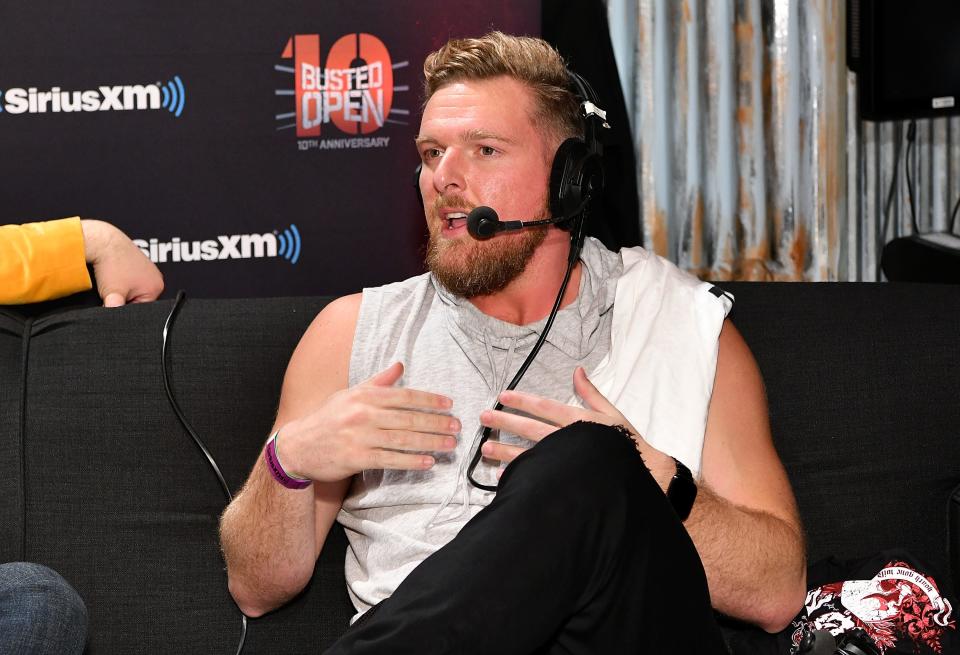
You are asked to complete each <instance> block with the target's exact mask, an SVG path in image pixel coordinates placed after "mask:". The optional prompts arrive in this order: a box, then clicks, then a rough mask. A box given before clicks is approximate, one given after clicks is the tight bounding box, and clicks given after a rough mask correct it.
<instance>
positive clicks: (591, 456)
mask: <svg viewBox="0 0 960 655" xmlns="http://www.w3.org/2000/svg"><path fill="white" fill-rule="evenodd" d="M506 485H512V486H518V487H524V488H526V489H530V490H533V489H536V490H539V492H543V491H547V490H549V491H550V492H551V493H554V494H565V493H568V492H569V493H575V494H577V495H578V496H582V495H586V496H588V498H586V499H587V500H589V502H602V501H603V500H604V499H609V498H610V496H611V495H618V494H621V493H623V492H624V491H627V490H630V492H631V493H638V492H639V493H643V492H653V491H656V490H659V487H657V486H656V482H654V481H653V478H652V477H651V476H650V473H649V471H648V470H647V468H646V466H645V465H644V463H643V459H642V458H641V457H640V451H639V449H638V448H637V444H636V442H635V441H634V440H633V438H632V437H631V436H630V433H629V432H627V431H626V430H625V429H624V428H622V427H619V426H608V425H602V424H599V423H589V422H583V421H581V422H577V423H573V424H571V425H568V426H566V427H565V428H562V429H560V430H557V431H556V432H554V433H553V434H551V435H550V436H548V437H547V438H545V439H544V440H543V441H541V442H540V443H538V444H537V445H536V446H535V447H534V448H531V449H530V450H529V451H527V452H526V453H524V454H522V455H521V456H520V457H518V458H517V459H516V460H515V461H514V462H513V463H511V464H510V465H509V466H508V467H507V469H506V471H505V472H504V475H503V478H502V479H501V482H500V488H501V490H503V489H504V488H505V486H506Z"/></svg>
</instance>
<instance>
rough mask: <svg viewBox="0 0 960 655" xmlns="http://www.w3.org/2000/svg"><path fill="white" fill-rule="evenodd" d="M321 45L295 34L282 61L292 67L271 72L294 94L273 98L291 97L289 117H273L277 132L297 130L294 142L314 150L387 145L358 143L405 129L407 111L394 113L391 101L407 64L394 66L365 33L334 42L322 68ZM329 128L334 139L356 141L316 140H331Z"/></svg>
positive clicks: (281, 92) (383, 140)
mask: <svg viewBox="0 0 960 655" xmlns="http://www.w3.org/2000/svg"><path fill="white" fill-rule="evenodd" d="M323 45H324V44H322V43H321V40H320V36H319V35H317V34H297V35H295V36H293V37H291V38H290V39H289V40H288V41H287V44H286V46H285V47H284V49H283V53H282V55H281V57H282V58H283V59H292V60H293V66H289V65H281V64H278V65H275V66H274V69H275V70H277V71H279V72H282V73H286V74H292V75H293V88H290V87H286V88H280V89H276V91H275V93H276V95H277V96H281V97H291V99H292V100H293V107H291V109H292V110H293V111H286V112H282V113H279V114H277V115H276V116H275V118H276V120H277V122H278V123H280V124H279V125H278V126H277V129H278V130H285V129H291V128H296V134H297V137H298V138H300V139H306V140H308V143H315V144H316V145H314V146H313V147H315V148H319V149H326V148H369V147H384V146H386V145H388V144H389V137H367V138H363V137H364V136H365V135H372V134H373V133H375V132H377V131H379V130H380V129H382V128H383V127H384V126H385V125H386V124H388V123H397V124H401V125H406V124H407V122H408V120H407V119H408V117H409V115H410V112H409V110H407V109H402V108H399V107H395V106H394V100H395V95H396V94H397V93H402V92H405V91H409V86H407V85H403V84H399V85H398V84H396V83H395V81H394V74H395V72H396V71H397V70H398V69H402V68H405V67H406V66H407V65H408V64H409V62H406V61H402V62H396V63H395V62H393V60H392V59H391V57H390V52H389V50H388V49H387V46H386V45H385V44H384V43H383V41H381V40H380V39H379V38H377V37H376V36H374V35H372V34H367V33H364V32H358V33H355V34H346V35H344V36H342V37H340V38H339V39H337V40H336V41H335V42H334V43H333V44H332V45H331V46H330V48H329V50H328V51H327V53H326V58H324V59H323V60H322V62H321V52H322V50H323V48H322V46H323ZM291 119H292V120H291ZM329 127H334V128H336V131H335V132H333V135H334V136H341V135H351V136H353V137H355V138H352V139H347V138H340V139H329V138H327V139H325V140H324V141H320V140H319V139H317V137H320V136H321V135H323V136H324V137H330V136H331V133H330V131H329V129H328V128H329Z"/></svg>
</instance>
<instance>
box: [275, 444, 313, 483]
mask: <svg viewBox="0 0 960 655" xmlns="http://www.w3.org/2000/svg"><path fill="white" fill-rule="evenodd" d="M279 434H280V432H279V431H278V432H275V433H274V435H273V436H272V437H270V441H268V442H267V446H266V448H264V449H263V458H264V459H265V460H267V468H268V469H270V475H272V476H273V479H274V480H276V481H277V482H279V483H280V484H282V485H283V486H284V487H286V488H287V489H306V488H307V487H309V486H310V485H311V484H312V483H313V481H312V480H301V479H299V478H294V477H292V476H290V475H287V472H286V471H284V470H283V467H282V466H280V458H278V457H277V436H278V435H279Z"/></svg>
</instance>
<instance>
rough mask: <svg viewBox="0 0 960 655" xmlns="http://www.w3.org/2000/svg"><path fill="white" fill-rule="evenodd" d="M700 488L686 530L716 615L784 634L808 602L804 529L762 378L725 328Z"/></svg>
mask: <svg viewBox="0 0 960 655" xmlns="http://www.w3.org/2000/svg"><path fill="white" fill-rule="evenodd" d="M701 480H702V484H701V486H700V491H699V493H698V495H697V501H696V503H695V504H694V508H693V511H692V513H691V515H690V517H689V518H688V519H687V521H686V524H685V525H686V527H687V530H688V532H689V533H690V536H691V538H692V539H693V541H694V543H695V544H696V546H697V550H698V551H699V553H700V558H701V559H702V560H703V565H704V569H705V570H706V573H707V582H708V584H709V586H710V596H711V599H712V602H713V605H714V607H715V608H717V609H718V610H719V611H721V612H723V613H725V614H728V615H730V616H733V617H736V618H740V619H745V620H747V621H750V622H752V623H756V624H757V625H759V626H760V627H762V628H764V629H765V630H768V631H771V632H775V631H778V630H781V629H783V628H784V627H785V626H786V625H787V624H788V623H789V622H790V620H791V619H792V618H793V617H794V616H795V615H796V613H797V612H799V611H800V609H801V607H802V605H803V599H804V596H805V594H806V556H805V549H804V538H803V528H802V526H801V523H800V518H799V515H798V513H797V506H796V501H795V500H794V497H793V492H792V490H791V489H790V483H789V481H788V480H787V476H786V472H785V471H784V468H783V465H782V464H781V462H780V458H779V456H778V455H777V452H776V450H775V449H774V447H773V440H772V438H771V435H770V424H769V419H768V417H767V402H766V396H765V393H764V390H763V381H762V379H761V377H760V371H759V369H758V367H757V364H756V361H755V360H754V358H753V355H752V354H751V353H750V349H749V348H748V347H747V344H746V343H745V342H744V340H743V338H742V337H741V336H740V333H739V332H738V331H737V329H736V328H735V327H734V326H733V324H732V323H730V322H729V321H727V322H725V323H724V327H723V330H722V331H721V333H720V355H719V359H718V362H717V375H716V381H715V382H714V390H713V397H712V399H711V402H710V412H709V415H708V418H707V430H706V438H705V441H704V450H703V466H702V471H701Z"/></svg>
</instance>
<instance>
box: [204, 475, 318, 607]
mask: <svg viewBox="0 0 960 655" xmlns="http://www.w3.org/2000/svg"><path fill="white" fill-rule="evenodd" d="M315 523H316V513H315V508H314V492H313V488H312V487H310V488H307V489H303V490H290V489H284V488H283V487H281V486H280V485H279V484H277V483H276V481H274V480H273V479H272V478H271V477H270V474H269V472H268V471H267V470H266V467H265V466H264V463H263V459H262V458H261V459H260V460H258V461H257V464H256V466H255V467H254V470H253V472H252V473H251V474H250V478H249V479H248V480H247V483H246V484H245V485H244V487H243V490H242V491H241V492H240V494H238V495H237V497H236V498H234V500H233V502H231V503H230V505H229V506H228V507H227V509H226V511H224V513H223V517H222V518H221V520H220V542H221V546H222V548H223V555H224V559H225V560H226V562H227V575H228V579H229V586H230V593H231V595H232V596H233V598H234V600H235V601H236V602H237V605H238V606H239V607H240V609H241V611H243V613H244V614H246V615H248V616H260V615H262V614H264V613H266V612H269V611H270V610H273V609H275V608H277V607H279V606H280V605H283V604H284V603H285V602H287V601H288V600H290V599H291V598H292V597H293V596H295V595H296V594H297V593H299V591H300V590H301V589H303V587H304V586H305V585H306V583H307V582H308V581H309V580H310V576H311V575H312V574H313V568H314V565H315V563H316V559H317V552H318V548H317V545H316V526H315Z"/></svg>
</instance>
